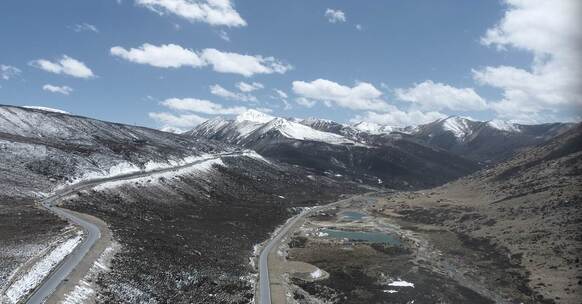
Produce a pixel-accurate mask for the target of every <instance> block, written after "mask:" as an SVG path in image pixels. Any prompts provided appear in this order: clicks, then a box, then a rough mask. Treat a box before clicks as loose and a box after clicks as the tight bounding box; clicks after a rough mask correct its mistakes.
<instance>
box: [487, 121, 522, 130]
mask: <svg viewBox="0 0 582 304" xmlns="http://www.w3.org/2000/svg"><path fill="white" fill-rule="evenodd" d="M487 125H488V126H490V127H491V128H494V129H497V130H501V131H506V132H521V130H520V129H519V127H518V126H516V125H515V124H512V123H511V122H509V121H506V120H499V119H494V120H490V121H488V122H487Z"/></svg>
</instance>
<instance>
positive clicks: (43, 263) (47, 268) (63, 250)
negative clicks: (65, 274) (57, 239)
mask: <svg viewBox="0 0 582 304" xmlns="http://www.w3.org/2000/svg"><path fill="white" fill-rule="evenodd" d="M82 239H83V237H82V236H81V235H77V236H74V237H72V238H69V239H68V240H66V241H64V242H62V243H61V244H59V245H58V246H57V247H56V248H55V249H53V250H52V251H51V252H50V253H48V254H47V255H45V256H44V257H43V258H42V259H40V260H39V261H38V262H37V263H36V264H34V266H32V267H31V268H30V270H29V271H28V272H27V273H26V274H24V275H23V276H22V277H21V278H20V279H18V280H17V281H15V282H14V283H13V284H12V285H11V286H10V287H9V288H8V289H7V290H6V293H5V294H6V297H7V299H8V301H9V303H17V302H18V301H19V300H20V299H22V297H24V296H25V295H27V294H28V293H29V292H30V291H31V290H33V289H34V288H35V287H36V286H37V285H38V284H40V282H42V280H43V279H44V278H45V277H46V276H47V275H48V274H49V273H50V272H51V270H52V269H53V268H55V267H56V266H57V265H58V264H59V263H60V262H61V261H62V260H63V259H64V258H65V257H66V256H67V255H69V254H70V253H71V252H72V251H73V250H74V249H75V248H76V247H77V245H78V244H79V243H80V242H81V240H82Z"/></svg>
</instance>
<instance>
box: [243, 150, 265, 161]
mask: <svg viewBox="0 0 582 304" xmlns="http://www.w3.org/2000/svg"><path fill="white" fill-rule="evenodd" d="M242 155H243V156H246V157H250V158H254V159H257V160H260V161H263V162H266V163H267V164H271V162H270V161H269V160H267V159H266V158H264V157H263V156H262V155H261V154H259V153H257V152H255V151H254V150H244V151H243V152H242Z"/></svg>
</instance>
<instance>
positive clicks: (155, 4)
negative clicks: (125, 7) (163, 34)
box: [135, 0, 247, 27]
mask: <svg viewBox="0 0 582 304" xmlns="http://www.w3.org/2000/svg"><path fill="white" fill-rule="evenodd" d="M135 3H136V4H137V5H140V6H143V7H146V8H148V9H150V10H152V11H154V12H156V13H158V14H167V13H170V14H174V15H176V16H179V17H182V18H184V19H186V20H188V21H190V22H204V23H207V24H209V25H212V26H228V27H240V26H246V25H247V23H246V21H245V20H244V19H243V18H242V17H241V16H240V15H239V13H238V12H237V11H236V10H235V9H234V7H233V5H232V3H231V1H230V0H205V1H204V0H136V1H135Z"/></svg>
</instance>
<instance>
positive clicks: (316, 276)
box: [309, 269, 323, 279]
mask: <svg viewBox="0 0 582 304" xmlns="http://www.w3.org/2000/svg"><path fill="white" fill-rule="evenodd" d="M309 276H311V278H312V279H319V278H321V277H323V271H321V269H317V270H314V271H312V272H311V273H310V274H309Z"/></svg>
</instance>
